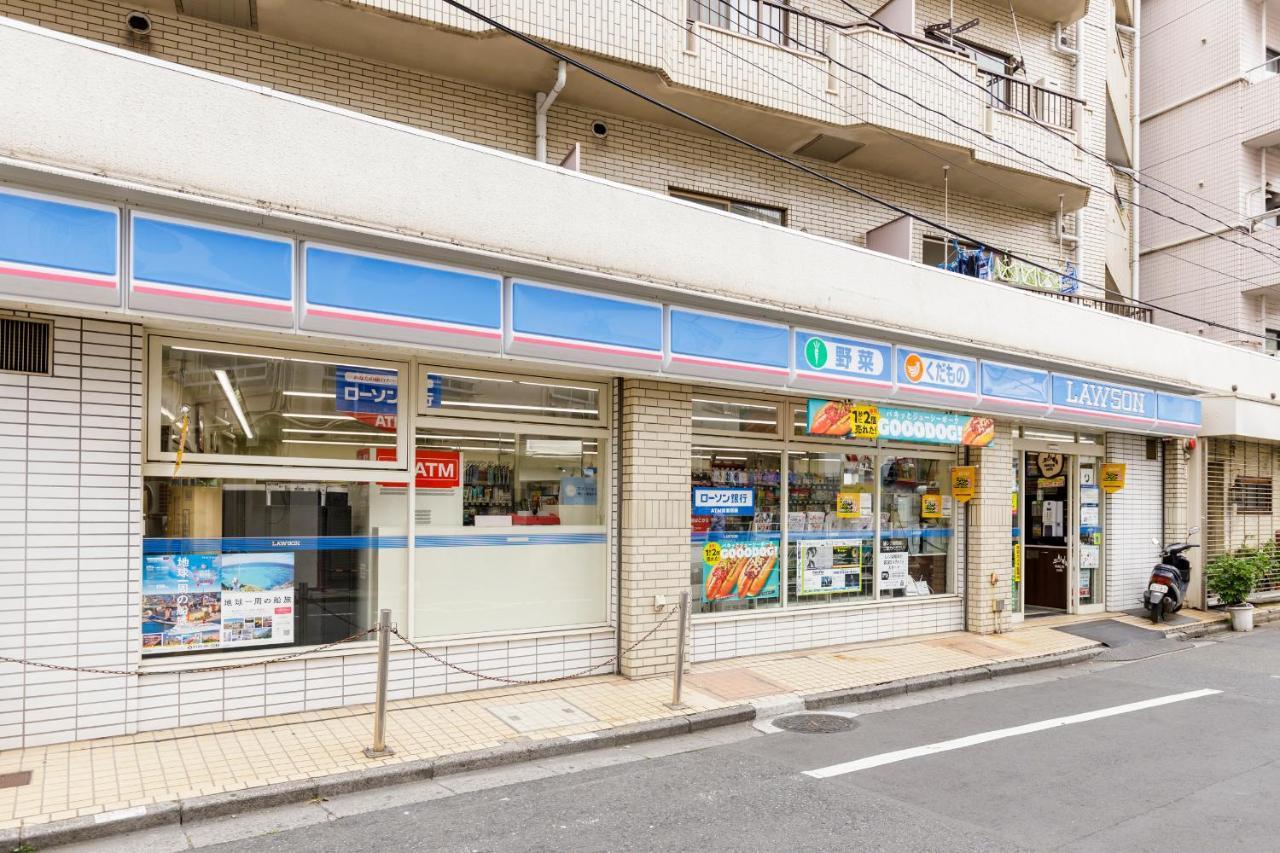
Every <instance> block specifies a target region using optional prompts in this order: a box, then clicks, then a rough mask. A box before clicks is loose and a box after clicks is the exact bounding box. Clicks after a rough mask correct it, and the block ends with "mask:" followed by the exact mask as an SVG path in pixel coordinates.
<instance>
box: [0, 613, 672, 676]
mask: <svg viewBox="0 0 1280 853" xmlns="http://www.w3.org/2000/svg"><path fill="white" fill-rule="evenodd" d="M678 612H679V608H674V607H673V608H672V609H671V610H670V611H669V612H668V613H667V615H666V616H664V617H663V618H662V619H661V620H660V621H659V622H658V623H657V624H656V625H654V626H653V627H652V628H650V629H649V630H648V631H647V632H645V635H644V636H643V637H641V638H640V639H638V640H636V641H635V642H634V643H632V644H631V645H630V646H628V647H627V648H625V649H623V650H622V652H621V653H619V654H615V655H613V656H612V657H609V658H607V659H605V660H603V661H601V662H600V663H597V664H594V665H592V666H589V667H587V668H586V669H584V670H581V671H579V672H574V673H570V674H568V675H557V676H554V677H552V678H533V679H519V678H507V677H506V676H502V675H485V674H484V673H482V672H476V671H475V670H470V669H467V668H466V667H463V666H458V665H457V664H454V663H450V662H449V661H447V660H445V659H444V658H443V657H440V656H439V655H436V654H433V653H432V652H429V651H427V650H426V649H424V648H423V647H422V646H420V645H418V644H417V643H415V642H413V641H412V640H410V639H409V638H408V637H406V636H405V635H404V634H402V633H400V631H398V630H397V629H395V628H392V629H391V633H392V634H393V635H395V636H396V637H398V638H399V639H400V641H401V642H403V643H404V644H405V645H407V646H408V647H409V648H410V649H412V650H413V651H414V652H416V653H417V654H420V655H423V656H425V657H428V658H430V659H431V660H433V661H435V662H436V663H439V664H441V665H443V666H445V667H447V668H448V669H452V670H455V671H457V672H461V673H463V674H464V675H470V676H472V677H474V678H479V679H481V680H484V681H498V682H502V683H504V684H550V683H553V682H556V681H569V680H571V679H574V678H585V677H586V676H589V675H591V674H592V673H594V672H596V671H597V670H600V669H604V668H605V667H607V666H611V665H612V664H614V663H615V662H617V660H618V659H619V658H620V657H622V655H626V654H628V653H630V652H633V651H635V650H636V649H637V648H639V647H640V646H641V645H642V644H644V643H645V642H647V641H648V640H649V639H650V638H651V637H652V636H653V635H654V634H656V633H657V632H658V630H659V629H660V628H662V627H663V626H664V625H666V624H667V623H668V622H670V621H671V620H672V619H673V618H674V617H675V615H676V614H677V613H678ZM333 615H335V616H337V615H338V614H336V613H335V614H333ZM340 618H344V621H347V622H351V620H349V619H345V617H340ZM351 624H352V625H354V624H355V623H354V622H351ZM377 633H378V628H377V627H373V628H361V629H360V630H358V631H356V632H355V633H354V634H350V635H348V636H346V637H343V638H342V639H341V640H334V641H333V642H331V643H325V644H324V645H321V646H308V647H307V648H305V649H300V650H298V651H296V652H291V653H290V654H287V655H280V656H279V657H274V658H268V659H266V660H251V661H244V662H243V663H228V664H220V665H217V666H196V667H190V668H187V669H164V670H139V669H132V670H130V669H108V668H105V667H96V666H68V665H66V664H60V663H44V662H42V661H35V660H27V659H25V658H15V657H9V656H8V655H0V662H3V663H16V664H20V665H22V666H33V667H37V668H39V669H49V670H55V671H57V672H84V673H90V674H92V675H137V676H148V675H185V674H188V673H202V672H230V671H232V670H237V669H250V668H251V667H255V666H269V665H271V664H275V663H284V662H286V661H291V660H297V659H298V658H302V657H306V656H307V655H314V654H319V653H320V652H325V651H328V650H329V649H333V648H337V647H338V646H341V645H343V644H345V643H350V642H353V641H355V640H359V639H362V638H364V637H368V636H370V635H374V634H377Z"/></svg>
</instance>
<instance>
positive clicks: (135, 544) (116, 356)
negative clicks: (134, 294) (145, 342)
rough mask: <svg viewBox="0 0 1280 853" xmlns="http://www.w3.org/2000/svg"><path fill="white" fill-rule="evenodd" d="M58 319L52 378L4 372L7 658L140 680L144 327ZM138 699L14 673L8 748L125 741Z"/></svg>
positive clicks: (1, 721)
mask: <svg viewBox="0 0 1280 853" xmlns="http://www.w3.org/2000/svg"><path fill="white" fill-rule="evenodd" d="M53 321H54V329H53V332H54V370H53V375H52V376H28V375H24V374H15V373H0V532H3V534H4V535H3V541H2V542H0V613H2V614H3V615H2V616H0V654H4V655H8V656H11V657H20V658H26V659H29V660H33V661H37V662H40V663H47V664H58V665H66V666H82V667H103V668H108V669H125V670H131V669H133V668H134V667H135V666H136V664H137V662H138V656H139V645H138V642H137V634H138V625H139V619H140V616H139V610H140V601H139V595H140V589H139V573H138V569H137V567H138V566H139V565H140V564H141V539H140V536H141V529H140V527H141V518H142V515H141V513H142V510H141V506H140V503H139V501H140V494H141V488H142V481H141V470H140V468H139V464H140V461H141V458H140V454H141V447H140V444H139V442H140V432H139V430H140V421H141V407H142V338H141V328H140V327H138V326H134V325H130V324H127V323H110V322H102V321H98V320H87V319H86V320H81V319H71V318H65V317H58V318H53ZM136 690H137V686H136V680H135V679H134V678H132V677H128V676H113V675H93V674H88V673H74V672H61V671H57V670H46V669H37V668H29V669H26V670H24V669H23V668H22V667H20V666H17V665H13V664H3V663H0V749H3V748H9V747H16V746H21V745H26V746H32V745H36V744H41V743H52V742H56V741H65V740H72V739H83V738H92V737H105V736H110V735H115V734H123V733H124V732H126V731H129V730H130V726H131V725H132V723H133V722H134V720H133V714H132V707H133V704H134V699H135V695H136ZM24 732H25V741H24V740H23V733H24Z"/></svg>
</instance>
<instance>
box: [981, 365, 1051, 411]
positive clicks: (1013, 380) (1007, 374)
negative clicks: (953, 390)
mask: <svg viewBox="0 0 1280 853" xmlns="http://www.w3.org/2000/svg"><path fill="white" fill-rule="evenodd" d="M979 390H980V392H981V395H982V396H981V402H980V403H979V406H980V407H981V408H982V409H983V410H984V411H992V412H1009V413H1011V414H1015V415H1046V414H1048V413H1049V406H1050V404H1051V400H1050V398H1049V371H1047V370H1033V369H1031V368H1028V367H1018V366H1016V365H1012V364H1001V363H1000V362H995V361H986V360H984V361H983V362H982V366H981V370H980V388H979Z"/></svg>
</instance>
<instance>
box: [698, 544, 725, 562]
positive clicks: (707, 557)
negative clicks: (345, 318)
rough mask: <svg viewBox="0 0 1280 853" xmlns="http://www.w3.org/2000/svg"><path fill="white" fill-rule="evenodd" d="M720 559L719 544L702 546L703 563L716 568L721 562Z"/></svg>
mask: <svg viewBox="0 0 1280 853" xmlns="http://www.w3.org/2000/svg"><path fill="white" fill-rule="evenodd" d="M720 557H721V554H720V543H719V542H708V543H707V544H706V545H703V546H702V562H704V563H706V564H707V565H708V566H712V567H714V566H715V565H716V564H717V563H719V562H720Z"/></svg>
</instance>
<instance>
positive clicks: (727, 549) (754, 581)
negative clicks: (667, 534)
mask: <svg viewBox="0 0 1280 853" xmlns="http://www.w3.org/2000/svg"><path fill="white" fill-rule="evenodd" d="M707 536H708V539H709V541H707V542H706V543H697V542H695V543H693V550H694V551H695V552H696V555H697V556H696V557H695V560H701V562H702V597H703V600H704V601H745V600H748V599H753V598H777V597H778V555H779V554H780V553H781V540H780V539H779V538H778V537H777V536H776V535H773V536H761V535H759V534H755V533H709V534H707Z"/></svg>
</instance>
